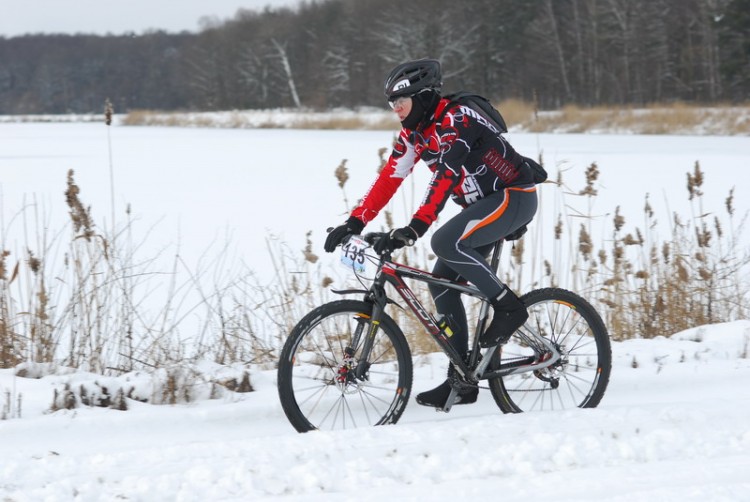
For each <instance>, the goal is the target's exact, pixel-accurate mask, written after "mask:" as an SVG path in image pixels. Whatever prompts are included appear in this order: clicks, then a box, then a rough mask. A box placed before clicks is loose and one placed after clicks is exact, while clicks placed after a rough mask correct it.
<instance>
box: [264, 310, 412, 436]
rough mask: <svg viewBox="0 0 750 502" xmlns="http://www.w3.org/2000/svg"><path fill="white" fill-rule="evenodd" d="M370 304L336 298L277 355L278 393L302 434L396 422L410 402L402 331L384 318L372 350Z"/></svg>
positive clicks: (314, 314)
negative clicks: (366, 351) (367, 346)
mask: <svg viewBox="0 0 750 502" xmlns="http://www.w3.org/2000/svg"><path fill="white" fill-rule="evenodd" d="M371 314H372V304H370V303H367V302H364V301H358V300H339V301H335V302H331V303H327V304H325V305H322V306H320V307H318V308H316V309H314V310H313V311H312V312H310V313H309V314H307V315H306V316H305V317H304V318H303V319H302V320H301V321H300V322H299V323H298V324H297V325H296V326H295V327H294V329H293V330H292V332H291V334H290V335H289V338H288V339H287V341H286V343H285V344H284V348H283V350H282V352H281V359H280V361H279V370H278V382H277V385H278V390H279V398H280V400H281V406H282V408H283V409H284V413H285V414H286V416H287V418H288V419H289V421H290V422H291V424H292V425H293V426H294V428H295V429H297V430H298V431H299V432H307V431H310V430H314V429H325V430H337V429H348V428H354V427H362V426H369V425H382V424H393V423H396V422H397V421H398V419H399V418H400V417H401V414H402V413H403V412H404V408H405V407H406V403H407V402H408V401H409V393H410V391H411V383H412V362H411V352H410V350H409V346H408V344H407V342H406V338H405V337H404V334H403V332H402V331H401V329H400V328H399V327H398V326H397V325H396V323H395V321H394V320H393V319H392V318H391V317H389V316H387V315H386V314H382V315H381V319H380V323H379V325H378V329H377V330H376V331H375V334H374V339H373V343H372V350H370V353H369V356H368V357H366V358H363V355H362V350H363V347H364V345H365V343H364V342H365V339H366V338H367V337H368V336H371V335H372V323H371V321H370V319H371Z"/></svg>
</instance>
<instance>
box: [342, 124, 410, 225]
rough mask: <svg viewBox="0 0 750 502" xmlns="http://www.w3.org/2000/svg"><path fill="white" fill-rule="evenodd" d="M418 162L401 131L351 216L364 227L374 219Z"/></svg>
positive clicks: (404, 132) (406, 137)
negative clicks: (378, 172)
mask: <svg viewBox="0 0 750 502" xmlns="http://www.w3.org/2000/svg"><path fill="white" fill-rule="evenodd" d="M418 160H419V158H418V156H417V154H416V152H415V149H414V145H413V144H412V143H411V142H410V141H409V137H408V135H407V132H406V130H405V129H402V130H401V133H400V134H399V136H398V139H397V140H396V143H395V144H394V145H393V151H392V152H391V156H390V157H389V158H388V161H387V162H386V164H385V166H384V167H383V169H382V170H381V171H380V174H379V175H378V177H377V178H376V179H375V182H374V183H373V184H372V185H371V186H370V189H369V190H368V191H367V193H366V194H365V196H364V197H363V198H362V201H361V202H360V203H359V205H358V206H357V207H356V208H354V210H353V211H352V214H351V216H352V217H354V218H357V219H358V220H360V221H362V223H364V224H365V225H366V224H367V223H369V222H370V221H372V220H373V219H375V217H376V216H377V215H378V213H380V210H381V209H383V208H384V207H385V205H386V204H388V201H389V200H391V197H393V194H395V193H396V190H398V187H400V186H401V183H402V182H403V181H404V179H405V178H406V177H407V176H409V174H411V172H412V170H413V169H414V165H415V164H416V163H417V161H418Z"/></svg>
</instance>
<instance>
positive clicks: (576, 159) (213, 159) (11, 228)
mask: <svg viewBox="0 0 750 502" xmlns="http://www.w3.org/2000/svg"><path fill="white" fill-rule="evenodd" d="M108 132H110V133H111V143H112V165H113V169H112V171H113V173H114V209H115V211H114V213H115V217H114V218H115V225H116V226H117V227H118V228H119V227H121V226H122V224H123V223H124V221H125V219H126V214H125V212H126V209H127V208H128V207H129V208H130V209H131V211H132V217H133V218H134V219H135V223H134V226H133V228H134V230H133V235H134V237H133V238H134V240H135V241H136V242H140V241H141V240H143V241H145V243H144V245H143V247H142V249H141V250H139V251H140V255H141V256H142V257H143V258H153V257H154V256H155V255H156V254H158V253H163V254H164V255H165V257H166V258H167V267H168V266H169V265H170V262H169V259H170V258H171V256H173V255H174V253H175V252H179V254H180V255H181V256H182V258H183V259H184V261H185V262H186V263H188V264H191V265H197V263H198V262H199V261H200V260H201V259H204V260H205V259H206V256H211V255H213V254H216V253H218V252H219V251H220V250H223V249H227V250H228V251H227V252H228V254H230V255H231V256H230V260H242V261H243V262H244V263H246V264H247V266H248V267H249V268H251V269H253V270H255V271H256V272H257V273H258V274H259V275H260V277H261V278H262V279H264V280H271V279H272V278H273V276H274V273H275V270H274V267H273V264H272V260H271V257H270V256H269V253H268V249H267V246H266V238H267V236H269V235H273V236H276V237H278V238H279V239H281V240H283V241H284V242H286V243H288V244H289V246H290V248H291V249H293V250H295V251H296V250H301V249H302V248H303V247H304V245H305V235H306V233H307V232H309V231H311V232H312V233H311V239H312V242H313V246H314V249H315V250H316V251H317V252H318V253H319V254H322V244H323V241H324V240H325V229H326V228H327V227H329V226H332V225H336V224H338V223H339V222H341V221H343V220H344V219H345V218H346V215H347V214H348V213H347V206H346V204H345V202H344V197H343V195H342V191H341V189H340V188H339V187H338V184H337V181H336V178H335V177H334V171H335V169H336V167H337V166H338V165H339V163H340V162H341V161H342V159H347V168H348V170H349V176H350V178H349V181H348V182H347V184H346V186H345V188H344V189H345V191H346V197H347V200H348V202H349V205H350V206H351V205H352V204H354V203H355V202H356V200H357V199H358V198H359V197H361V196H362V194H364V192H365V191H366V190H367V188H368V187H369V186H370V184H371V183H372V181H373V179H374V176H375V172H376V169H377V167H378V166H379V162H380V161H379V157H378V149H380V148H386V147H390V144H391V142H392V140H393V137H394V133H393V132H388V131H312V130H277V129H274V130H270V129H260V130H233V129H196V128H189V129H188V128H161V127H112V129H111V131H108V130H107V127H106V126H105V125H104V124H103V123H101V124H90V123H86V124H80V123H75V124H59V123H58V124H35V123H24V124H9V123H0V142H1V143H0V144H1V145H2V148H1V149H0V173H2V176H1V177H0V197H1V198H0V216H2V220H0V226H1V228H2V231H3V240H4V242H5V246H6V248H7V249H9V250H10V251H11V252H13V255H14V256H19V255H20V254H21V253H22V252H23V250H25V249H26V248H27V247H29V248H31V249H32V250H33V251H38V249H39V247H40V245H39V242H38V241H39V240H40V239H38V235H39V234H41V233H43V232H40V231H39V230H38V229H39V228H47V229H49V230H48V232H50V233H55V232H57V231H59V230H60V229H62V227H63V225H64V224H65V223H66V222H67V220H68V216H67V211H68V208H67V206H66V205H65V200H64V197H63V195H62V194H63V192H64V190H65V180H66V173H67V171H68V170H69V169H74V170H75V178H76V181H77V183H78V185H79V186H80V187H81V195H80V197H81V200H82V201H83V202H84V204H88V205H90V206H91V207H92V214H93V216H94V220H95V221H96V222H97V225H98V226H99V227H100V228H104V229H108V228H110V227H111V220H112V216H111V214H112V207H113V201H112V197H111V195H110V194H111V184H110V168H109V166H110V161H109V151H108ZM508 137H509V139H510V141H511V142H512V144H513V145H514V147H515V148H516V149H517V150H518V151H519V152H521V153H523V154H524V155H527V156H531V157H538V156H539V155H541V156H542V157H543V159H544V162H545V165H546V167H547V170H548V171H549V173H550V179H553V180H554V179H556V178H557V175H558V172H561V173H562V177H563V182H564V183H565V186H564V187H562V188H561V189H559V190H558V189H556V188H555V187H554V186H551V185H545V186H544V187H543V188H542V190H541V209H540V211H539V214H538V216H537V218H536V220H535V223H534V224H533V225H532V232H531V233H530V234H529V235H530V236H531V235H534V239H536V240H535V241H534V243H533V245H534V246H538V247H539V248H540V249H542V250H543V252H544V253H545V254H546V255H547V257H549V253H548V248H549V246H551V244H552V239H551V237H549V236H550V235H551V233H552V232H551V230H552V227H553V226H554V225H555V223H556V221H557V215H558V214H560V213H562V214H563V215H565V216H566V217H569V218H568V219H567V220H566V221H565V223H566V225H569V226H567V227H566V231H570V233H573V234H576V235H577V231H578V226H579V225H580V223H581V222H582V221H583V220H582V219H580V218H576V215H580V214H590V215H593V216H594V219H593V220H592V225H593V230H592V237H593V238H594V239H595V241H596V240H597V239H600V240H604V239H605V238H609V237H610V235H611V227H612V219H613V216H614V211H615V209H616V208H617V207H618V206H619V207H620V212H621V214H622V215H624V216H625V219H626V228H625V230H626V231H633V229H634V228H635V227H636V226H638V227H640V228H642V227H643V225H644V213H643V208H644V206H645V197H646V194H648V195H649V204H650V205H651V206H652V207H653V209H654V213H655V218H656V219H657V221H658V223H659V225H658V229H657V231H661V232H662V235H661V238H663V239H665V238H668V237H669V232H670V222H671V220H672V214H673V213H674V212H677V213H679V214H680V215H681V216H682V217H683V218H684V219H690V216H691V212H692V213H695V211H696V209H697V208H691V206H690V204H689V202H688V193H687V189H686V173H687V172H692V171H693V168H694V165H695V163H696V162H699V163H700V166H701V169H702V171H703V172H704V173H705V182H704V186H703V187H702V191H703V192H704V193H705V197H704V198H705V203H704V204H705V205H704V207H703V208H702V210H701V212H703V213H710V214H717V215H719V216H722V215H725V214H726V212H725V208H724V202H725V199H726V198H727V196H728V195H729V191H730V189H732V188H733V187H736V190H735V197H734V205H735V207H736V217H737V221H739V218H740V217H741V216H743V215H745V214H746V213H747V212H748V211H750V196H748V190H749V189H748V188H747V187H746V186H745V185H743V184H741V183H740V181H741V179H742V177H743V174H742V173H743V172H744V171H743V169H744V166H747V165H749V164H750V137H743V136H736V137H722V136H638V135H627V134H618V135H612V134H596V135H583V134H527V133H515V134H509V135H508ZM593 162H596V163H597V165H598V167H599V170H600V173H601V174H600V176H599V180H598V182H597V184H596V188H597V190H598V191H599V195H598V196H597V197H596V198H595V199H594V200H593V201H589V200H588V198H584V197H576V196H574V195H571V194H572V193H578V192H579V191H580V190H581V189H583V188H584V186H585V169H586V168H587V167H588V166H589V165H590V164H591V163H593ZM428 180H429V172H428V171H427V169H426V168H424V167H421V166H418V167H417V169H415V171H414V174H413V175H412V176H411V177H410V179H409V180H407V182H406V183H404V185H403V186H402V193H403V195H402V194H397V196H396V197H395V198H394V201H393V202H392V203H391V205H390V209H391V210H392V212H393V214H394V221H395V224H396V225H399V226H400V225H402V224H405V223H407V222H408V221H409V219H410V217H411V214H412V211H413V209H415V207H416V206H415V204H418V202H419V201H420V200H421V199H422V196H423V194H424V187H425V186H426V183H427V181H428ZM590 202H591V203H592V205H591V207H589V203H590ZM31 207H33V208H34V210H33V211H29V208H31ZM22 208H26V209H27V210H26V212H25V213H26V214H25V218H24V216H22V215H21V213H22V211H21V209H22ZM456 210H457V206H455V204H453V203H450V202H449V203H448V204H447V205H446V208H445V210H444V212H443V214H442V215H441V217H442V218H445V217H449V216H450V215H451V214H454V212H455V211H456ZM35 219H36V223H35V222H34V220H35ZM383 225H384V219H383V217H382V215H381V216H380V217H379V218H378V219H377V220H376V221H375V222H373V223H372V224H371V225H370V226H369V227H368V229H376V230H377V229H379V228H380V227H382V226H383ZM534 230H536V233H535V232H534ZM146 236H147V238H146ZM744 237H745V240H744V242H747V243H749V244H750V240H748V239H747V236H746V235H745V236H744ZM48 240H51V237H49V236H48ZM424 240H425V241H427V239H424ZM37 254H38V253H37ZM58 258H59V257H58ZM329 258H330V257H324V260H328V259H329ZM333 261H334V260H333V259H330V260H329V263H333ZM324 263H325V262H324Z"/></svg>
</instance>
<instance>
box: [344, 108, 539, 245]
mask: <svg viewBox="0 0 750 502" xmlns="http://www.w3.org/2000/svg"><path fill="white" fill-rule="evenodd" d="M449 105H450V107H449V108H448V109H447V111H445V112H444V110H445V109H446V107H448V106H449ZM434 116H435V117H440V116H442V117H443V118H442V120H441V121H440V123H439V124H438V123H436V122H434V120H433V121H431V122H430V124H429V125H428V126H427V127H426V128H425V129H424V130H420V129H417V130H410V129H401V132H400V133H399V136H398V139H397V140H396V143H395V145H394V147H393V152H392V153H391V156H390V157H389V159H388V162H387V163H386V165H385V167H384V168H383V170H382V171H381V172H380V174H379V176H378V177H377V179H376V180H375V182H374V183H373V184H372V186H371V187H370V189H369V190H368V191H367V193H366V194H365V196H364V198H363V199H362V202H361V203H360V205H359V206H358V207H356V208H355V209H354V211H352V216H353V217H355V218H357V219H359V220H361V221H362V222H363V223H365V224H367V223H368V222H370V221H372V220H373V219H374V218H375V217H376V216H377V215H378V213H379V212H380V210H381V209H383V207H385V205H386V204H387V203H388V201H389V200H390V199H391V197H393V194H394V193H396V190H397V189H398V187H399V186H400V185H401V183H402V182H403V181H404V179H405V178H406V177H407V176H408V175H409V174H410V173H411V172H412V170H413V169H414V166H415V164H416V163H417V162H418V161H419V160H422V161H424V162H425V164H427V167H428V168H429V169H430V170H431V171H432V173H433V174H432V179H431V180H430V185H429V187H428V189H427V192H426V194H425V196H424V199H423V200H422V203H421V205H420V207H419V209H417V211H416V213H414V216H413V218H412V221H411V223H410V224H409V226H411V227H412V228H413V229H414V230H415V231H416V232H417V233H418V234H419V235H420V236H421V235H423V234H424V233H425V232H426V231H427V228H428V227H429V226H430V225H431V224H432V223H433V222H434V221H435V220H436V219H437V216H438V214H439V213H440V211H441V210H442V209H443V207H444V206H445V203H446V202H447V201H448V198H449V197H450V198H452V199H453V200H454V201H455V202H456V203H458V204H460V205H461V206H462V207H467V206H469V205H471V204H473V203H474V202H476V201H478V200H480V199H482V198H484V197H485V196H487V195H489V194H491V193H494V192H497V191H498V190H502V189H503V188H506V187H510V186H524V185H533V184H534V180H533V175H532V173H531V171H530V169H529V168H528V166H526V165H525V164H524V157H522V156H521V155H519V154H517V153H516V151H515V150H514V149H513V147H511V146H510V144H509V143H508V142H507V141H506V140H505V138H503V137H502V135H501V134H500V132H499V131H498V130H497V129H496V128H495V127H494V126H493V125H492V124H491V123H489V122H487V120H485V119H484V118H483V117H482V116H481V115H479V114H478V113H477V112H475V111H474V110H473V109H471V108H469V107H468V106H464V105H459V104H453V105H451V104H450V101H449V100H447V99H441V100H440V103H439V104H438V106H437V109H436V110H435V115H434Z"/></svg>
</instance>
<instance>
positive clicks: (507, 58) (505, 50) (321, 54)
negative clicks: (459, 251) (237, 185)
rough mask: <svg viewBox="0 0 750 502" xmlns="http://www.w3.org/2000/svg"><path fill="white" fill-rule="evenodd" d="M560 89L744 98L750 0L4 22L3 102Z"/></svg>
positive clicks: (501, 0) (315, 7)
mask: <svg viewBox="0 0 750 502" xmlns="http://www.w3.org/2000/svg"><path fill="white" fill-rule="evenodd" d="M419 57H433V58H437V59H439V60H440V61H441V62H442V63H443V71H444V82H445V86H444V89H446V90H458V89H471V90H473V91H476V92H479V93H481V94H484V95H486V96H487V97H489V98H491V99H494V100H500V99H508V98H517V99H523V100H526V101H533V102H535V103H537V104H538V106H539V107H540V108H557V107H560V106H562V105H565V104H578V105H583V106H594V105H613V104H617V105H622V104H626V105H642V104H647V103H653V102H672V101H678V100H679V101H686V102H696V103H715V102H719V101H725V102H741V101H745V100H747V98H748V96H750V0H468V1H466V2H455V1H454V0H450V1H449V0H412V1H410V2H403V1H399V0H326V1H311V2H303V3H301V4H300V6H299V7H297V8H295V9H289V8H280V9H279V8H276V9H268V8H267V9H265V10H263V11H252V10H240V11H238V12H237V14H236V15H235V16H234V18H232V19H231V20H229V21H225V22H221V23H216V22H215V23H213V24H212V25H204V27H203V28H202V30H201V31H200V32H198V33H188V32H182V33H165V32H161V31H153V32H147V33H144V34H141V35H135V34H125V35H108V36H95V35H84V34H81V35H44V34H38V35H25V36H20V37H13V38H2V37H0V114H27V113H28V114H31V113H71V112H72V113H89V112H99V111H101V109H102V106H103V105H102V103H103V102H104V100H105V99H107V98H109V99H110V100H111V101H112V102H113V103H114V105H115V109H116V111H117V112H125V111H129V110H133V109H155V110H222V109H246V108H276V107H310V108H315V109H325V108H331V107H337V106H344V107H355V106H364V105H367V106H383V100H384V97H383V92H382V83H383V80H384V77H385V75H386V73H387V72H388V71H389V70H390V69H391V68H392V67H393V66H394V65H396V64H398V63H400V62H403V61H405V60H408V59H414V58H419Z"/></svg>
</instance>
